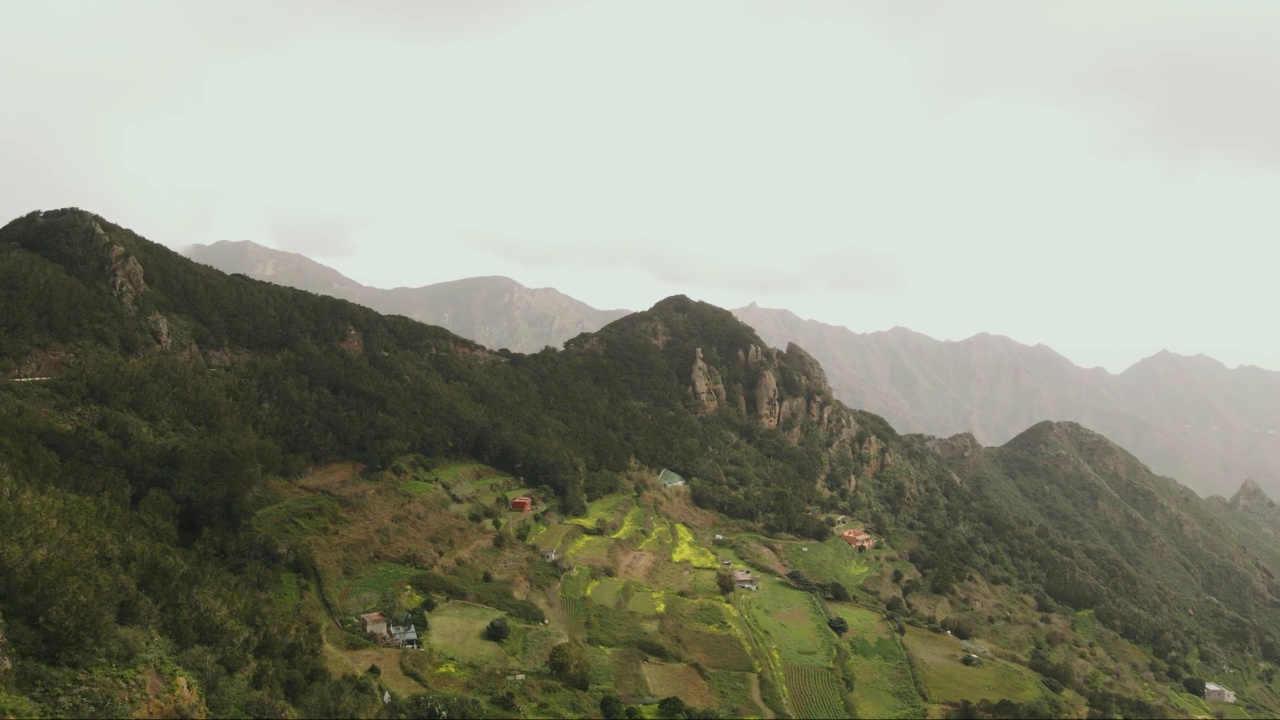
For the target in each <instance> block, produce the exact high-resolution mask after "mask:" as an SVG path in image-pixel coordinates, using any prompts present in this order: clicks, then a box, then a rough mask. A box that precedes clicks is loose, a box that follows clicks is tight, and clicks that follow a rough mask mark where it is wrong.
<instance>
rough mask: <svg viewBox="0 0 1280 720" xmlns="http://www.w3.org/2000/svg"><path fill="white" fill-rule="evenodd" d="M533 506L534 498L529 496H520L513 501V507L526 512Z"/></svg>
mask: <svg viewBox="0 0 1280 720" xmlns="http://www.w3.org/2000/svg"><path fill="white" fill-rule="evenodd" d="M532 507H533V500H531V499H529V498H527V497H518V498H516V499H515V500H512V501H511V509H512V510H519V511H520V512H524V511H526V510H528V509H530V508H532Z"/></svg>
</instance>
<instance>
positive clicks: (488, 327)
mask: <svg viewBox="0 0 1280 720" xmlns="http://www.w3.org/2000/svg"><path fill="white" fill-rule="evenodd" d="M186 253H187V255H188V256H189V257H191V258H192V259H194V260H196V261H198V262H203V263H206V264H209V265H212V266H214V267H216V268H218V269H220V270H223V271H225V272H229V273H242V274H244V275H247V276H249V277H252V278H255V279H259V280H267V281H271V282H275V283H277V284H280V285H286V286H290V287H295V288H299V289H303V290H309V291H311V292H315V293H318V294H324V295H331V296H334V297H339V298H343V299H346V300H350V301H352V302H355V303H358V304H361V305H364V306H366V307H370V308H372V309H374V310H377V311H379V312H383V313H390V314H399V315H406V316H408V317H411V318H413V319H415V320H419V321H422V322H425V323H430V324H433V325H439V326H442V327H444V328H446V329H448V330H451V331H453V332H455V333H457V334H459V335H461V336H463V337H466V338H468V339H471V340H475V341H476V342H479V343H480V344H482V345H485V346H487V347H491V348H504V347H505V348H509V349H511V350H514V351H517V352H526V353H527V352H536V351H537V350H540V349H542V348H543V347H545V346H548V345H550V346H553V347H560V346H561V345H563V343H564V342H565V341H567V340H569V339H570V338H573V337H574V336H576V335H578V334H579V333H583V332H592V331H595V330H597V329H599V328H601V327H603V326H604V325H607V324H608V323H610V322H612V321H613V320H616V319H618V318H620V317H622V316H624V315H626V314H627V311H625V310H597V309H595V308H592V307H591V306H589V305H587V304H585V303H583V302H580V301H578V300H575V299H573V298H571V297H569V296H568V295H565V294H564V293H561V292H559V291H557V290H555V289H551V288H542V289H531V288H527V287H524V286H523V285H520V284H519V283H517V282H515V281H514V280H511V279H509V278H504V277H481V278H469V279H465V280H457V281H453V282H445V283H438V284H435V285H428V286H426V287H421V288H395V289H392V290H382V289H378V288H371V287H367V286H364V285H361V284H359V283H357V282H355V281H353V280H350V279H349V278H347V277H345V276H343V275H342V274H340V273H338V272H337V271H336V270H333V269H332V268H329V267H326V266H324V265H321V264H320V263H317V262H315V261H313V260H310V259H308V258H306V257H304V256H302V255H298V254H295V253H287V252H282V251H278V250H272V249H270V248H265V247H262V246H261V245H257V244H255V243H252V242H248V241H241V242H228V241H222V242H217V243H214V244H212V245H207V246H206V245H195V246H192V247H190V248H188V249H187V250H186ZM733 312H734V314H735V315H736V316H737V317H738V318H739V319H741V320H742V321H743V322H745V323H746V324H748V325H750V326H751V327H753V328H755V330H756V331H757V332H758V333H759V334H760V337H761V338H762V339H763V340H764V341H765V342H766V343H768V344H769V345H772V346H779V347H785V346H786V345H787V343H790V342H794V343H796V344H797V345H799V346H801V347H803V348H805V349H806V350H808V351H809V352H810V353H811V354H812V355H813V356H814V357H815V358H816V359H817V360H818V361H819V362H820V363H821V364H822V366H823V368H824V369H825V370H826V373H827V376H828V379H829V382H830V384H831V387H832V390H833V392H834V393H835V396H836V397H837V398H839V399H840V400H842V401H844V402H845V403H848V404H849V405H850V406H852V407H858V408H863V409H865V410H868V411H870V412H873V413H876V414H879V415H882V416H884V418H885V419H887V420H888V421H889V422H890V423H891V424H892V425H893V426H894V427H896V428H898V429H899V430H901V431H903V432H909V433H912V432H913V433H925V434H929V435H937V436H940V437H946V436H949V435H952V434H954V433H958V432H970V433H973V435H974V436H975V437H976V438H977V440H978V441H979V442H980V443H982V444H984V445H1000V444H1003V443H1005V442H1008V441H1009V440H1010V439H1011V438H1013V437H1014V436H1015V435H1017V434H1018V433H1019V432H1021V431H1022V430H1024V429H1025V428H1027V427H1029V426H1031V425H1033V424H1035V423H1037V422H1040V421H1043V420H1061V421H1075V422H1079V423H1081V424H1083V425H1085V426H1087V427H1090V428H1093V429H1095V430H1097V431H1098V432H1100V433H1102V434H1104V435H1106V436H1107V437H1109V438H1111V439H1112V440H1114V441H1115V442H1117V443H1118V444H1120V445H1121V446H1123V447H1125V448H1126V449H1128V450H1129V451H1130V452H1133V453H1134V454H1135V455H1136V456H1138V457H1139V458H1141V459H1142V460H1143V461H1145V462H1146V463H1148V464H1149V465H1150V466H1151V468H1152V469H1153V470H1154V471H1155V472H1157V473H1160V474H1164V475H1169V476H1172V477H1175V478H1177V479H1178V480H1180V481H1181V482H1183V483H1185V484H1187V485H1188V486H1190V487H1192V488H1193V489H1195V490H1196V491H1197V492H1200V493H1202V494H1205V495H1210V494H1221V495H1229V494H1230V493H1232V492H1233V491H1234V490H1235V489H1236V488H1237V487H1239V485H1240V482H1241V481H1242V480H1244V479H1246V478H1253V479H1254V480H1255V481H1256V482H1257V483H1258V484H1259V485H1260V486H1261V487H1263V488H1265V489H1266V491H1267V492H1269V493H1270V494H1272V495H1280V373H1278V372H1274V371H1270V370H1264V369H1261V368H1257V367H1251V366H1246V367H1241V368H1238V369H1235V370H1232V369H1229V368H1227V367H1226V366H1225V365H1223V364H1222V363H1220V362H1218V361H1217V360H1214V359H1212V358H1209V357H1205V356H1203V355H1197V356H1194V357H1186V356H1181V355H1176V354H1174V353H1171V352H1168V351H1164V352H1161V353H1158V354H1156V355H1153V356H1151V357H1149V358H1146V359H1144V360H1142V361H1140V362H1138V363H1136V364H1135V365H1133V366H1132V367H1130V368H1129V369H1127V370H1125V371H1124V372H1122V373H1120V374H1118V375H1117V374H1112V373H1109V372H1107V371H1106V370H1103V369H1102V368H1093V369H1085V368H1081V367H1079V366H1077V365H1075V364H1073V363H1072V362H1071V361H1070V360H1068V359H1067V358H1065V357H1063V356H1062V355H1060V354H1058V353H1057V352H1055V351H1054V350H1052V349H1051V348H1049V347H1046V346H1044V345H1036V346H1034V347H1032V346H1027V345H1023V344H1021V343H1018V342H1016V341H1014V340H1011V339H1009V338H1007V337H1003V336H999V335H989V334H986V333H983V334H979V335H975V336H973V337H971V338H968V339H966V340H961V341H940V340H935V339H933V338H931V337H928V336H926V335H922V334H920V333H917V332H913V331H911V330H908V329H906V328H901V327H896V328H893V329H892V330H888V331H882V332H873V333H855V332H853V331H851V330H849V329H848V328H844V327H839V326H834V325H828V324H825V323H820V322H817V321H813V320H805V319H802V318H800V317H798V316H797V315H795V314H794V313H792V312H790V311H788V310H780V309H769V308H761V307H759V306H757V305H755V304H754V303H753V304H751V305H749V306H747V307H744V308H739V309H737V310H734V311H733Z"/></svg>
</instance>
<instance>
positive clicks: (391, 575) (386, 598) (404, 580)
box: [338, 562, 420, 611]
mask: <svg viewBox="0 0 1280 720" xmlns="http://www.w3.org/2000/svg"><path fill="white" fill-rule="evenodd" d="M418 572H420V571H419V570H417V569H416V568H411V567H409V566H408V565H397V564H396V563H387V562H384V563H378V565H377V566H375V567H374V568H373V570H372V571H370V572H367V573H366V574H364V575H362V576H361V577H359V578H357V579H355V580H352V581H351V582H349V583H346V584H345V585H344V584H339V586H338V595H339V597H340V598H341V599H342V604H343V606H344V607H346V608H349V609H351V610H359V611H368V610H377V609H379V608H381V607H383V606H386V605H390V604H392V601H393V599H394V598H396V597H398V596H399V595H400V593H401V591H403V590H404V589H405V588H406V587H407V586H408V580H409V578H410V577H412V576H413V575H415V574H417V573H418Z"/></svg>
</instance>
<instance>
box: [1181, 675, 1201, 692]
mask: <svg viewBox="0 0 1280 720" xmlns="http://www.w3.org/2000/svg"><path fill="white" fill-rule="evenodd" d="M1182 687H1184V688H1186V690H1187V692H1189V693H1191V694H1192V695H1195V696H1196V697H1204V680H1201V679H1200V678H1195V677H1188V678H1183V679H1182Z"/></svg>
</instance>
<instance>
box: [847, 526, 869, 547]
mask: <svg viewBox="0 0 1280 720" xmlns="http://www.w3.org/2000/svg"><path fill="white" fill-rule="evenodd" d="M840 539H841V540H844V541H845V542H847V543H849V545H851V546H852V547H855V548H860V549H870V548H873V547H875V546H876V539H875V538H873V537H871V535H869V534H868V533H867V531H866V530H864V529H862V528H853V529H851V530H845V531H844V532H842V533H840Z"/></svg>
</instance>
